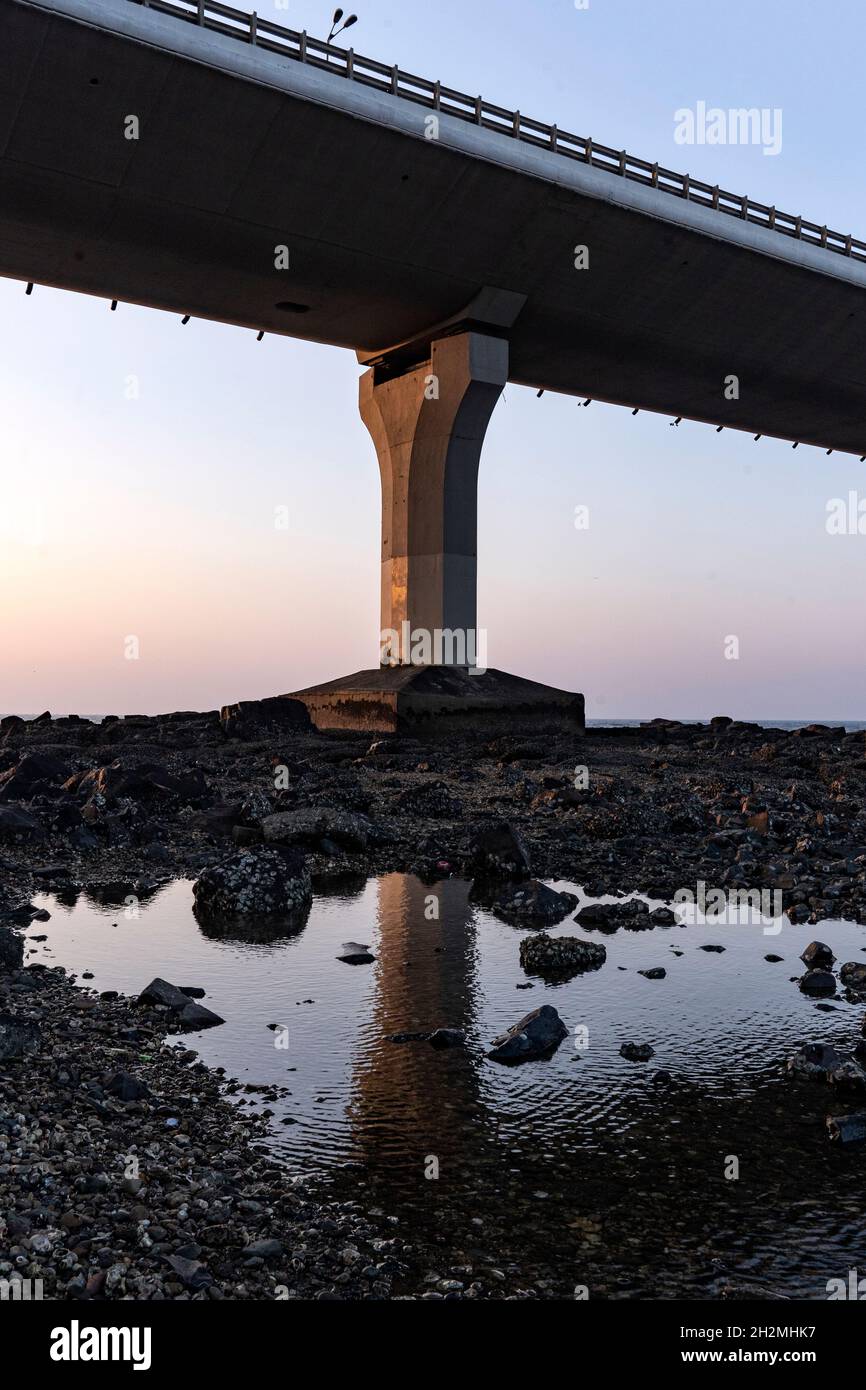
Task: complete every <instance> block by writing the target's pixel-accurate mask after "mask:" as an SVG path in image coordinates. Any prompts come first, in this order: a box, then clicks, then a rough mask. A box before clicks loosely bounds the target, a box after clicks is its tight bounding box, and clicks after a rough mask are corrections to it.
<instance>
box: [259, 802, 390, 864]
mask: <svg viewBox="0 0 866 1390" xmlns="http://www.w3.org/2000/svg"><path fill="white" fill-rule="evenodd" d="M262 833H263V835H264V837H265V843H266V844H269V845H309V846H317V847H319V848H320V847H321V842H322V840H323V839H327V840H331V841H333V843H334V844H335V845H338V846H340V847H341V848H342V849H346V850H350V851H352V852H353V853H363V851H364V850H366V848H367V846H368V844H369V843H370V841H371V839H372V840H380V841H381V839H382V838H383V836H384V835H385V832H383V831H382V830H381V829H380V828H378V827H375V826H374V825H373V822H372V821H371V820H369V819H368V817H367V816H364V815H361V814H360V813H359V812H357V811H344V810H340V809H324V810H323V809H316V808H310V807H305V808H302V809H301V810H298V811H278V812H277V813H276V814H275V815H272V816H265V818H264V819H263V821H262Z"/></svg>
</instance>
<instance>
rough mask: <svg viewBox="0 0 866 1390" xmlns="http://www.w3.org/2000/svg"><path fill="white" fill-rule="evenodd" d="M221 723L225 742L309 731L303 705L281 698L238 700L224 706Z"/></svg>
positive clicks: (306, 712) (297, 701)
mask: <svg viewBox="0 0 866 1390" xmlns="http://www.w3.org/2000/svg"><path fill="white" fill-rule="evenodd" d="M220 723H221V725H222V727H223V732H224V733H225V735H226V737H227V738H240V739H261V738H266V737H267V736H268V735H270V734H281V733H288V732H292V731H295V732H306V731H309V730H311V729H312V727H313V726H312V723H311V721H310V715H309V712H308V710H307V707H306V705H305V704H303V703H302V701H300V700H292V699H290V698H288V697H284V696H279V695H278V696H275V697H273V698H271V699H267V700H241V701H239V703H238V704H236V705H224V706H223V708H222V709H221V710H220Z"/></svg>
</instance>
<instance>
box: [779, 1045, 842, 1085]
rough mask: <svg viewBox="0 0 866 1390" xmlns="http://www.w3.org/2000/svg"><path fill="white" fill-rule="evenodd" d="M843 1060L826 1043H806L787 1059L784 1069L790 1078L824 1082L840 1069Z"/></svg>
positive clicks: (833, 1048)
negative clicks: (795, 1077)
mask: <svg viewBox="0 0 866 1390" xmlns="http://www.w3.org/2000/svg"><path fill="white" fill-rule="evenodd" d="M843 1060H844V1059H843V1057H842V1056H841V1054H840V1053H839V1052H837V1051H836V1049H835V1047H831V1046H830V1045H829V1044H828V1043H806V1045H805V1047H801V1048H800V1049H799V1051H797V1052H795V1053H794V1055H793V1057H789V1058H788V1061H787V1062H786V1063H785V1068H786V1070H787V1071H788V1072H789V1073H790V1074H791V1075H792V1076H798V1077H801V1078H802V1079H803V1080H806V1081H826V1080H827V1078H828V1077H829V1075H830V1073H831V1072H833V1071H836V1069H837V1068H838V1067H841V1065H842V1063H843Z"/></svg>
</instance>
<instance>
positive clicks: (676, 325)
mask: <svg viewBox="0 0 866 1390" xmlns="http://www.w3.org/2000/svg"><path fill="white" fill-rule="evenodd" d="M226 42H232V41H231V40H226ZM334 80H335V81H336V80H337V79H336V78H335V79H334ZM130 114H134V115H136V116H137V117H138V118H139V121H140V138H139V139H138V140H127V139H126V138H125V135H124V131H125V119H126V117H127V116H128V115H130ZM718 216H719V218H720V235H719V237H714V236H709V235H705V234H702V233H700V232H696V231H694V230H691V229H688V228H685V227H678V226H677V225H675V224H674V223H672V222H668V221H665V220H662V219H660V218H656V217H653V216H648V215H646V214H645V213H640V212H636V211H632V210H630V209H627V208H624V207H619V206H616V205H614V204H612V203H611V202H608V201H602V200H600V199H597V198H590V197H587V196H584V195H582V194H579V193H577V192H575V191H573V190H571V189H569V188H567V187H565V186H563V185H561V184H556V183H551V182H549V181H546V180H544V179H541V178H533V177H531V176H528V175H527V174H526V173H522V172H518V171H516V170H511V169H508V168H506V167H502V166H501V165H498V164H495V163H491V162H486V161H484V160H481V159H477V158H471V157H469V156H467V155H465V154H463V153H461V152H459V151H457V150H454V149H449V148H444V147H443V146H442V145H441V144H438V143H437V142H436V141H428V140H425V139H424V111H423V109H421V108H419V111H418V135H417V138H413V137H412V136H411V135H409V134H406V133H404V132H402V131H399V130H396V129H388V128H387V127H385V126H381V125H376V124H373V123H371V122H368V121H362V120H359V119H358V118H357V117H355V116H352V115H348V114H345V113H343V112H340V111H339V110H334V109H329V108H327V107H325V106H321V105H317V104H314V103H312V102H310V101H305V100H300V99H298V98H297V97H294V96H291V95H288V94H285V93H283V92H280V91H278V90H275V89H273V88H268V87H264V86H257V85H256V84H255V83H253V82H250V81H247V80H243V79H240V78H238V77H234V76H231V75H230V74H228V73H225V72H219V71H216V70H213V69H211V68H208V67H205V66H203V65H201V64H197V63H194V62H191V61H188V60H186V59H183V58H179V57H177V56H176V55H173V54H171V53H166V52H162V51H159V50H158V49H155V48H151V47H147V46H145V45H142V44H137V43H134V42H131V41H130V40H128V39H126V38H123V37H119V36H117V35H113V34H110V33H105V32H101V31H99V30H96V29H92V28H88V27H85V26H82V25H79V24H76V23H73V22H70V21H68V20H64V19H63V18H61V17H57V16H50V15H47V14H45V13H44V12H40V11H38V10H31V9H28V8H26V7H24V6H20V7H19V6H17V5H14V4H9V3H8V0H7V3H4V5H3V8H2V14H0V274H2V275H5V276H10V277H13V278H17V279H20V280H28V281H29V280H34V281H37V282H39V283H42V284H50V285H55V286H59V287H62V288H66V289H70V290H78V291H83V292H86V293H89V294H95V295H101V296H103V297H105V298H112V299H114V298H116V299H119V300H122V301H130V302H136V303H141V304H147V305H151V306H153V307H157V308H161V309H165V310H170V311H173V312H176V313H182V314H187V313H188V314H191V315H193V316H199V317H203V318H210V319H216V320H220V321H224V322H227V323H232V324H238V325H243V326H245V327H249V328H254V329H263V330H266V331H267V332H270V333H280V334H286V335H289V336H293V337H300V338H307V339H310V340H314V341H318V342H325V343H332V344H336V345H340V346H344V347H347V348H353V349H359V350H364V351H374V350H376V349H384V348H386V347H388V346H390V345H392V344H395V343H399V342H402V341H404V340H406V339H409V338H412V337H414V336H416V335H419V334H423V333H424V332H425V331H426V330H427V329H429V328H431V327H432V326H434V325H436V324H439V323H441V322H443V321H444V320H447V319H448V318H450V317H451V316H452V315H455V314H458V313H459V312H460V311H461V309H462V308H463V307H464V306H466V305H467V304H468V303H469V302H470V301H471V300H472V299H473V297H474V296H475V295H476V294H477V293H478V291H479V290H480V289H481V288H482V287H484V286H493V287H497V288H502V289H506V290H510V291H514V292H517V293H519V294H522V295H526V296H527V302H526V306H525V308H524V309H523V311H522V313H521V314H520V316H519V317H518V319H517V322H516V324H515V326H514V328H513V329H512V330H511V332H510V333H509V339H510V344H511V349H510V363H511V366H510V378H511V380H513V381H515V382H519V383H523V384H525V385H529V386H533V387H538V388H541V387H544V388H546V389H548V390H552V391H560V392H565V393H568V394H574V395H586V396H591V397H593V398H596V399H600V400H608V401H613V402H618V403H620V404H623V405H627V406H631V407H635V406H637V407H640V408H643V409H650V410H657V411H661V412H666V413H669V414H670V415H672V416H677V415H683V416H686V417H689V418H694V419H699V420H706V421H708V422H711V423H714V424H721V425H726V426H731V427H737V428H742V429H747V430H750V431H752V432H754V433H761V434H768V435H778V436H781V437H783V438H787V439H791V440H802V441H803V442H808V443H814V444H818V445H821V446H823V447H825V448H835V449H840V450H849V451H852V452H856V453H858V454H863V453H866V292H864V289H863V288H861V287H860V286H858V285H856V284H853V283H848V282H846V281H845V280H842V279H836V278H833V276H832V275H823V274H820V273H816V272H815V271H814V270H809V269H804V268H802V267H799V266H796V265H794V264H791V263H788V262H786V261H785V260H784V259H777V258H775V257H774V256H772V255H764V254H761V253H759V252H756V251H754V250H751V249H747V248H745V247H742V246H737V245H735V244H731V243H729V242H727V241H726V240H725V239H724V229H723V224H724V221H725V219H724V217H723V216H722V214H719V215H718ZM282 244H285V245H287V246H288V248H289V253H290V269H289V270H288V271H285V270H277V269H276V268H275V265H274V248H275V247H276V246H279V245H282ZM576 245H586V246H587V247H588V248H589V269H587V270H577V269H575V265H574V259H575V255H574V248H575V246H576ZM826 254H827V255H830V254H831V253H829V252H828V253H826ZM279 304H284V305H285V304H288V305H290V306H292V307H289V308H278V307H277V306H278V305H279ZM732 374H733V375H736V376H737V377H738V379H739V400H735V399H727V398H726V395H725V391H724V384H725V379H726V378H727V377H729V376H730V375H732Z"/></svg>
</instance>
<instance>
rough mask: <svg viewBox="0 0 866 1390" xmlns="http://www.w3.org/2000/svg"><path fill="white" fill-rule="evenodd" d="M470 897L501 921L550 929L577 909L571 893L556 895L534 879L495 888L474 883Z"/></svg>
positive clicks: (485, 883)
mask: <svg viewBox="0 0 866 1390" xmlns="http://www.w3.org/2000/svg"><path fill="white" fill-rule="evenodd" d="M473 898H475V899H476V900H477V901H479V902H482V903H483V904H484V906H485V907H488V908H489V909H490V911H491V912H493V913H495V915H496V916H497V917H501V918H502V919H503V920H504V921H506V922H514V923H517V924H518V925H525V926H554V925H555V924H556V923H557V922H561V921H562V919H563V917H567V916H568V914H569V913H570V912H573V911H574V909H575V907H576V906H577V898H576V897H575V895H574V894H573V893H557V892H555V891H554V889H553V888H548V887H547V885H546V884H544V883H540V882H539V881H538V879H529V880H528V881H508V882H505V883H500V884H498V885H493V884H491V883H489V882H480V881H479V880H476V882H475V884H474V886H473Z"/></svg>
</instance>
